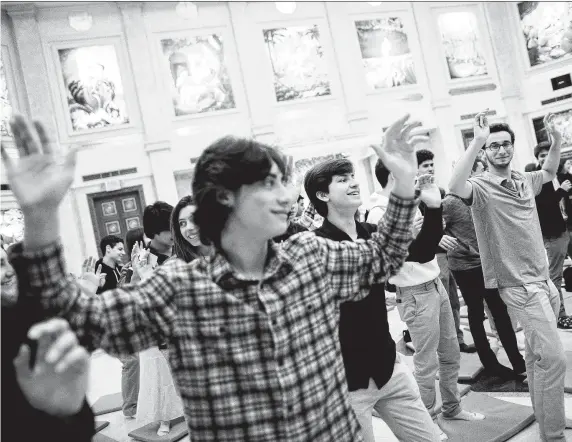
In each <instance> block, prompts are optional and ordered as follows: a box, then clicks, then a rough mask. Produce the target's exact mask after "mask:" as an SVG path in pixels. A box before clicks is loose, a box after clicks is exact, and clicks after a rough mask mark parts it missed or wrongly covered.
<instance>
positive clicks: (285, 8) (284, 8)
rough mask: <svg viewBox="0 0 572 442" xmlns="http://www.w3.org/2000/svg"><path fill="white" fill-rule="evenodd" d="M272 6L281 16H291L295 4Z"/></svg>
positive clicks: (284, 3)
mask: <svg viewBox="0 0 572 442" xmlns="http://www.w3.org/2000/svg"><path fill="white" fill-rule="evenodd" d="M274 4H275V5H276V9H278V12H281V13H282V14H293V13H294V11H295V10H296V2H274Z"/></svg>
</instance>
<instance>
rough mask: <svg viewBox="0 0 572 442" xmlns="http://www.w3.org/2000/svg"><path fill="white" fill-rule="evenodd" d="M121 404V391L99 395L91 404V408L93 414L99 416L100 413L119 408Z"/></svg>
mask: <svg viewBox="0 0 572 442" xmlns="http://www.w3.org/2000/svg"><path fill="white" fill-rule="evenodd" d="M122 405H123V398H122V397H121V393H114V394H107V395H105V396H101V397H100V398H99V399H98V400H96V401H95V403H94V404H93V405H92V406H91V409H92V410H93V414H94V415H95V416H100V415H102V414H107V413H112V412H114V411H118V410H121V407H122Z"/></svg>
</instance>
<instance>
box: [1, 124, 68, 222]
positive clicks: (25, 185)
mask: <svg viewBox="0 0 572 442" xmlns="http://www.w3.org/2000/svg"><path fill="white" fill-rule="evenodd" d="M10 127H11V129H12V132H13V134H14V141H15V143H16V147H17V148H18V158H17V159H14V158H11V157H10V156H9V155H8V153H7V152H6V150H5V148H4V146H2V159H3V162H4V166H5V168H6V178H7V179H8V183H9V184H10V187H11V189H12V191H13V192H14V196H15V197H16V200H17V201H18V204H19V205H20V208H21V209H22V211H23V212H24V214H27V213H38V214H43V215H45V214H46V213H54V212H57V210H58V206H59V205H60V203H61V201H62V199H63V198H64V196H65V194H66V192H67V191H68V189H69V188H70V186H71V183H72V182H73V178H74V173H75V164H76V150H75V149H70V150H69V151H68V152H67V153H65V154H64V153H62V152H61V151H60V149H59V148H58V147H57V146H56V145H55V144H54V143H51V142H50V140H49V138H48V134H47V133H46V131H45V128H44V126H43V125H42V124H41V123H39V122H37V121H36V122H34V125H33V126H32V125H31V124H30V123H29V122H28V121H27V120H26V119H25V118H24V117H22V116H21V115H16V116H15V117H14V118H13V119H12V121H11V122H10Z"/></svg>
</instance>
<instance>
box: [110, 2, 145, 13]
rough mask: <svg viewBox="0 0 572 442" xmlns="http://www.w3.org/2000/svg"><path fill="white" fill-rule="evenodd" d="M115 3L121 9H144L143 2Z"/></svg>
mask: <svg viewBox="0 0 572 442" xmlns="http://www.w3.org/2000/svg"><path fill="white" fill-rule="evenodd" d="M115 4H116V5H117V8H118V9H120V10H121V11H125V10H133V9H138V10H143V2H115Z"/></svg>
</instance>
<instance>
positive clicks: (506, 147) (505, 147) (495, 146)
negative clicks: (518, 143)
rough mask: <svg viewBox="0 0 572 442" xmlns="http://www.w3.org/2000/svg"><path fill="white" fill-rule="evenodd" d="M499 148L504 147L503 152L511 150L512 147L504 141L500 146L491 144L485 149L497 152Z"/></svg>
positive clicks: (508, 142)
mask: <svg viewBox="0 0 572 442" xmlns="http://www.w3.org/2000/svg"><path fill="white" fill-rule="evenodd" d="M501 146H502V147H504V150H509V149H512V148H513V147H514V146H513V145H512V143H511V142H510V141H505V142H504V143H502V144H499V143H491V144H489V145H488V146H487V149H490V150H492V151H493V152H497V151H498V150H499V149H500V148H501Z"/></svg>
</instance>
